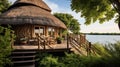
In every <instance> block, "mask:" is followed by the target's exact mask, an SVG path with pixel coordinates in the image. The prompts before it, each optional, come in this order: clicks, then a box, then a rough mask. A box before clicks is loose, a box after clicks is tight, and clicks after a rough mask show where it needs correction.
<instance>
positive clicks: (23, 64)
mask: <svg viewBox="0 0 120 67" xmlns="http://www.w3.org/2000/svg"><path fill="white" fill-rule="evenodd" d="M35 56H36V51H35V50H14V51H13V52H12V55H11V59H12V63H13V67H35Z"/></svg>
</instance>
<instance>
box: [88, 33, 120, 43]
mask: <svg viewBox="0 0 120 67" xmlns="http://www.w3.org/2000/svg"><path fill="white" fill-rule="evenodd" d="M86 38H87V40H88V41H89V42H91V43H96V42H99V43H101V44H108V43H115V42H116V41H120V35H86Z"/></svg>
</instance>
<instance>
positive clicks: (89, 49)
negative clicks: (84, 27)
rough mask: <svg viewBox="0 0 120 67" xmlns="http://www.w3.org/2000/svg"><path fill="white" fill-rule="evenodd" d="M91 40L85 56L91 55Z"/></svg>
mask: <svg viewBox="0 0 120 67" xmlns="http://www.w3.org/2000/svg"><path fill="white" fill-rule="evenodd" d="M91 45H92V44H91V42H89V44H88V47H87V56H90V55H91Z"/></svg>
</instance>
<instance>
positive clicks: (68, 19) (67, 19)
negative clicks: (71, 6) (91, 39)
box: [54, 13, 80, 34]
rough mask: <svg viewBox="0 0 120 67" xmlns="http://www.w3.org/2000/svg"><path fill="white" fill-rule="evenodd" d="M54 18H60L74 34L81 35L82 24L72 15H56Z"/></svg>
mask: <svg viewBox="0 0 120 67" xmlns="http://www.w3.org/2000/svg"><path fill="white" fill-rule="evenodd" d="M54 16H56V17H57V18H59V19H60V20H61V21H62V22H64V24H65V25H66V26H67V28H68V29H69V30H71V31H72V32H73V33H75V34H76V33H79V31H80V24H79V22H78V20H76V19H74V18H73V16H72V15H70V14H65V13H55V14H54Z"/></svg>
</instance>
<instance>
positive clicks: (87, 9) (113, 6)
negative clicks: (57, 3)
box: [71, 0, 120, 24]
mask: <svg viewBox="0 0 120 67" xmlns="http://www.w3.org/2000/svg"><path fill="white" fill-rule="evenodd" d="M71 9H72V10H74V11H76V12H80V13H81V17H84V18H85V20H86V21H85V24H91V23H93V22H96V21H99V23H103V22H105V21H109V20H111V19H112V18H114V17H116V22H120V19H119V16H120V0H71Z"/></svg>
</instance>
